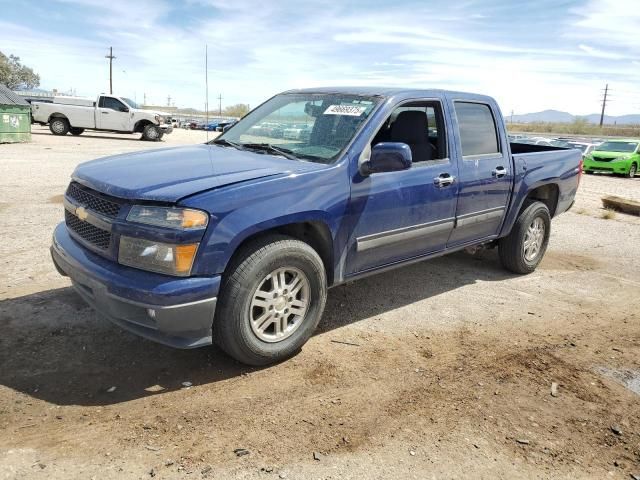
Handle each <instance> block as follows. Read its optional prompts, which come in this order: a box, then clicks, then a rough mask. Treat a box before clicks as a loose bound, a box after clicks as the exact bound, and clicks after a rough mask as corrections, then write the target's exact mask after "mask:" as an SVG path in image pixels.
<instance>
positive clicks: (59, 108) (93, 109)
mask: <svg viewBox="0 0 640 480" xmlns="http://www.w3.org/2000/svg"><path fill="white" fill-rule="evenodd" d="M31 110H32V115H33V121H34V122H36V123H40V124H42V125H46V124H49V130H51V133H53V134H54V135H66V134H67V133H69V132H70V133H71V134H72V135H81V134H82V132H84V131H85V130H87V129H89V130H102V131H109V132H120V133H135V132H139V133H142V137H141V138H140V139H141V140H149V141H158V140H160V139H161V138H162V136H163V135H164V134H167V133H171V132H172V131H173V126H172V125H171V122H168V123H167V121H168V118H167V116H166V114H164V113H162V112H154V111H152V110H143V109H141V108H138V106H137V105H136V103H135V102H134V101H133V100H129V99H128V98H125V97H118V96H115V95H99V96H98V98H97V99H96V100H92V99H88V98H79V97H54V98H53V102H52V103H45V102H33V103H32V104H31Z"/></svg>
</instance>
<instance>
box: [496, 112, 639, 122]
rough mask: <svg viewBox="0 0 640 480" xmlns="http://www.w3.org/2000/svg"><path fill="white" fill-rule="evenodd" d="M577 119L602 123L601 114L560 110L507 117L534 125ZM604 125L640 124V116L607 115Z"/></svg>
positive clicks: (513, 120)
mask: <svg viewBox="0 0 640 480" xmlns="http://www.w3.org/2000/svg"><path fill="white" fill-rule="evenodd" d="M576 118H584V119H586V120H587V121H588V122H589V123H600V114H599V113H592V114H590V115H572V114H570V113H569V112H561V111H559V110H543V111H542V112H535V113H525V114H523V115H513V116H510V115H507V118H506V120H507V121H508V122H513V123H533V122H549V123H571V122H573V121H574V120H575V119H576ZM604 123H605V124H607V125H615V124H617V125H634V124H640V114H633V115H620V116H617V117H614V116H610V115H605V116H604Z"/></svg>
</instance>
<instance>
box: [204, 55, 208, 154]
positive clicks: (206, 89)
mask: <svg viewBox="0 0 640 480" xmlns="http://www.w3.org/2000/svg"><path fill="white" fill-rule="evenodd" d="M204 92H205V93H204V94H205V101H204V110H205V111H204V115H205V124H204V125H205V126H204V129H205V131H206V132H207V142H208V141H209V46H208V45H207V44H206V43H205V45H204Z"/></svg>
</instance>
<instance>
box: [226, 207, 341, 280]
mask: <svg viewBox="0 0 640 480" xmlns="http://www.w3.org/2000/svg"><path fill="white" fill-rule="evenodd" d="M273 234H280V235H286V236H288V237H291V238H294V239H296V240H300V241H301V242H304V243H306V244H307V245H309V246H310V247H311V248H313V249H314V250H315V251H316V253H317V254H318V255H319V256H320V259H321V260H322V264H323V265H324V268H325V273H326V275H327V284H328V285H331V284H332V283H333V281H334V274H333V265H334V254H333V236H332V235H331V230H330V229H329V226H328V225H327V224H326V223H325V222H324V221H322V220H318V219H309V220H305V221H297V222H290V223H283V224H280V225H277V226H272V227H269V228H264V229H261V230H259V231H254V232H251V233H249V234H248V235H246V236H244V237H243V238H242V239H241V240H239V242H238V244H237V246H236V247H235V248H234V250H233V254H232V255H231V256H230V258H229V259H228V261H227V262H226V263H225V265H224V273H223V275H226V274H228V272H227V268H228V267H229V265H231V264H233V260H234V259H235V258H236V257H237V256H238V255H239V254H240V252H242V251H243V250H244V248H245V247H246V246H247V245H248V244H250V243H253V242H256V241H258V240H260V239H262V238H264V237H267V236H269V235H273Z"/></svg>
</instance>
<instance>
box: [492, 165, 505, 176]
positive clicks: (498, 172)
mask: <svg viewBox="0 0 640 480" xmlns="http://www.w3.org/2000/svg"><path fill="white" fill-rule="evenodd" d="M506 174H507V169H506V168H504V167H503V166H499V167H496V168H494V169H493V170H492V171H491V175H493V176H494V177H496V178H501V177H504V176H505V175H506Z"/></svg>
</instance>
